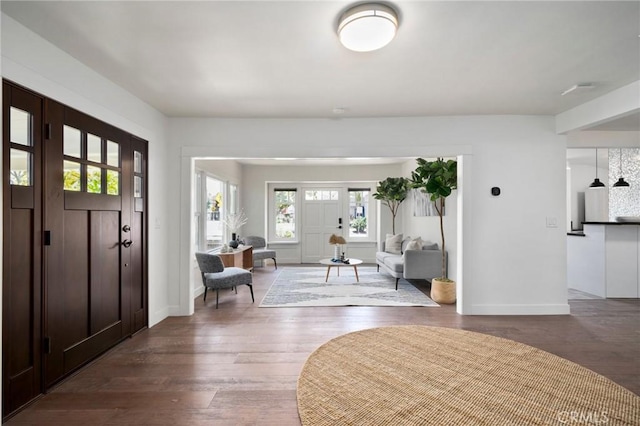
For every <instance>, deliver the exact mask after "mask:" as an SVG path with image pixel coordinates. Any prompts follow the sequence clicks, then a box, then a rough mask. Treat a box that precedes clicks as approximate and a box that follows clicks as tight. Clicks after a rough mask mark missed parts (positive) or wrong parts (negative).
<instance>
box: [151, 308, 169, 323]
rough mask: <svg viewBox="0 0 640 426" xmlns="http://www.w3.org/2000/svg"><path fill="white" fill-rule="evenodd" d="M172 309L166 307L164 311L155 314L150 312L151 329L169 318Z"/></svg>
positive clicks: (160, 310)
mask: <svg viewBox="0 0 640 426" xmlns="http://www.w3.org/2000/svg"><path fill="white" fill-rule="evenodd" d="M170 311H171V309H170V308H169V307H168V306H165V307H164V308H162V309H159V310H157V311H155V312H150V313H149V328H151V327H153V326H154V325H156V324H158V323H159V322H160V321H162V320H163V319H165V318H167V317H169V316H170V315H171V314H170Z"/></svg>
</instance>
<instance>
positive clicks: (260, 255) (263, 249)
mask: <svg viewBox="0 0 640 426" xmlns="http://www.w3.org/2000/svg"><path fill="white" fill-rule="evenodd" d="M244 244H246V245H248V246H253V263H254V265H255V263H256V261H257V260H259V261H262V260H264V259H273V266H275V269H278V263H277V262H276V251H275V250H271V249H268V248H267V242H266V241H265V239H264V238H262V237H256V236H251V237H244Z"/></svg>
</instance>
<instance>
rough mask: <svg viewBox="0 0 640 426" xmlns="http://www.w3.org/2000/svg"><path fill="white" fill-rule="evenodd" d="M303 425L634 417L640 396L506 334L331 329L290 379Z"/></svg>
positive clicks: (464, 425)
mask: <svg viewBox="0 0 640 426" xmlns="http://www.w3.org/2000/svg"><path fill="white" fill-rule="evenodd" d="M297 396H298V412H299V414H300V419H301V421H302V424H303V425H312V426H318V425H331V426H335V425H393V426H397V425H437V426H450V425H461V426H473V425H491V426H504V425H517V426H524V425H560V426H561V425H640V397H638V396H637V395H635V394H634V393H633V392H631V391H629V390H627V389H625V388H623V387H621V386H619V385H617V384H616V383H614V382H612V381H611V380H609V379H607V378H605V377H603V376H601V375H599V374H596V373H594V372H593V371H591V370H588V369H586V368H584V367H581V366H579V365H577V364H575V363H573V362H571V361H568V360H566V359H563V358H560V357H558V356H555V355H552V354H550V353H547V352H544V351H542V350H539V349H536V348H533V347H531V346H527V345H524V344H522V343H518V342H514V341H512V340H507V339H502V338H498V337H493V336H489V335H486V334H480V333H474V332H470V331H465V330H458V329H449V328H441V327H424V326H398V327H382V328H374V329H369V330H363V331H358V332H355V333H349V334H346V335H344V336H340V337H337V338H335V339H333V340H331V341H329V342H327V343H325V344H324V345H323V346H321V347H320V348H318V349H317V350H316V351H315V352H314V353H312V354H311V356H309V359H308V360H307V362H306V363H305V365H304V367H303V369H302V372H301V374H300V377H299V378H298V391H297Z"/></svg>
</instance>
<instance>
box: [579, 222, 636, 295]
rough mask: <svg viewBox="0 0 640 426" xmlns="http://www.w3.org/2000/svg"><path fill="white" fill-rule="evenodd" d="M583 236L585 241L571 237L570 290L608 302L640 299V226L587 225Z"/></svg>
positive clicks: (590, 223) (613, 223) (598, 223)
mask: <svg viewBox="0 0 640 426" xmlns="http://www.w3.org/2000/svg"><path fill="white" fill-rule="evenodd" d="M621 225H625V226H621ZM583 232H584V238H574V236H575V235H573V234H572V235H569V236H567V282H568V286H569V288H574V289H576V290H581V291H584V292H587V293H591V294H594V295H596V296H600V297H607V298H638V297H640V271H639V267H640V222H584V230H583Z"/></svg>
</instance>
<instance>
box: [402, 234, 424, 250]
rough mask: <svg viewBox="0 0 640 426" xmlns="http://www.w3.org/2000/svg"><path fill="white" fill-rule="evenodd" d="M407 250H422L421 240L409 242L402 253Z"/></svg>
mask: <svg viewBox="0 0 640 426" xmlns="http://www.w3.org/2000/svg"><path fill="white" fill-rule="evenodd" d="M407 250H422V238H420V237H418V238H416V239H415V240H411V241H409V244H407V247H406V248H405V249H404V251H407Z"/></svg>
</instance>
